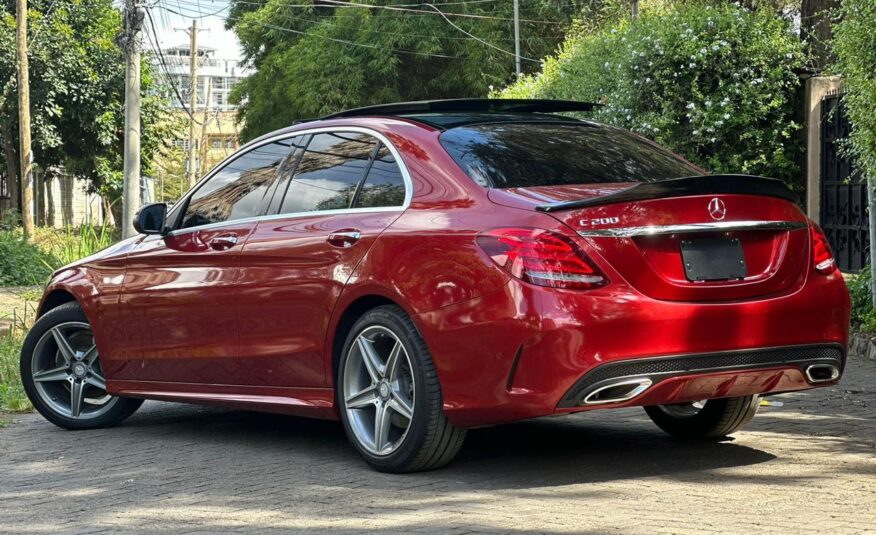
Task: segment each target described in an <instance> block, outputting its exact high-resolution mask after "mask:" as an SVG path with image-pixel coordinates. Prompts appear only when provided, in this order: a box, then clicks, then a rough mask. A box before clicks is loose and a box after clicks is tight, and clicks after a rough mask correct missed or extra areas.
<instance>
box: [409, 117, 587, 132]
mask: <svg viewBox="0 0 876 535" xmlns="http://www.w3.org/2000/svg"><path fill="white" fill-rule="evenodd" d="M399 117H400V118H402V119H410V120H411V121H417V122H418V123H423V124H427V125H429V126H432V127H435V128H438V129H440V130H449V129H451V128H456V127H457V126H468V125H473V124H484V123H521V122H526V123H535V122H553V123H555V122H573V123H578V122H580V121H579V120H578V119H575V118H573V117H564V116H561V115H548V114H545V113H421V114H404V115H399Z"/></svg>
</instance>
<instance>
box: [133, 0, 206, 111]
mask: <svg viewBox="0 0 876 535" xmlns="http://www.w3.org/2000/svg"><path fill="white" fill-rule="evenodd" d="M144 11H146V17H147V18H148V19H149V26H150V27H151V28H152V33H153V35H154V36H155V41H154V42H153V41H152V37H151V36H150V35H149V32H144V33H145V34H146V38H147V39H148V40H149V44H151V45H152V46H153V49H154V50H155V51H156V52H157V53H158V62H159V67H160V68H163V70H164V75H165V78H166V80H167V82H168V85H170V87H171V89H173V92H174V93H175V94H176V98H177V100H179V103H180V106H182V109H183V111H185V112H186V115H188V116H189V118H190V119H191V120H192V121H194V122H195V123H197V124H201V122H200V121H198V120H197V119H195V115H194V113H193V111H192V110H189V109H188V108H187V107H186V104H185V99H183V97H182V95H181V94H180V92H179V89H178V88H177V87H176V82H175V81H174V79H173V75H171V74H170V68H169V67H168V66H167V61H166V59H165V57H164V52H163V51H162V50H161V44H160V39H159V37H158V31H157V30H156V29H155V20H154V19H153V18H152V13H151V11H150V10H149V9H145V10H144ZM194 90H195V88H194V87H193V88H192V91H194Z"/></svg>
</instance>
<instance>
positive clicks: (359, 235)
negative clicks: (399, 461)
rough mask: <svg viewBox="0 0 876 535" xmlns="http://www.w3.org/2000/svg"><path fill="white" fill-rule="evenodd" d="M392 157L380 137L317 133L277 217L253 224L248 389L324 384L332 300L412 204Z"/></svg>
mask: <svg viewBox="0 0 876 535" xmlns="http://www.w3.org/2000/svg"><path fill="white" fill-rule="evenodd" d="M398 158H399V156H398V153H397V152H396V151H395V149H394V148H392V147H390V146H389V145H388V144H387V142H386V140H384V139H378V137H376V134H371V133H366V132H364V131H330V132H317V133H314V134H313V136H312V138H311V139H310V141H309V144H308V145H307V149H306V150H305V151H303V155H302V156H301V157H300V159H299V161H298V163H297V167H296V169H295V171H294V175H293V176H292V178H291V180H289V184H288V187H287V189H286V192H285V195H284V196H283V197H282V202H281V203H278V206H277V208H276V210H275V211H276V213H275V214H274V215H271V216H269V217H266V218H264V219H263V220H262V221H261V222H259V225H258V226H257V227H256V229H255V231H254V232H253V234H252V236H251V237H250V239H249V240H248V241H247V243H246V245H245V246H244V248H243V252H242V253H241V279H240V284H239V286H238V313H239V316H240V351H241V356H242V360H244V361H246V362H248V363H249V365H248V366H247V373H246V375H242V376H240V377H241V378H242V379H244V380H245V381H246V383H245V384H248V385H267V386H289V387H319V386H325V385H326V377H325V370H324V359H323V355H324V353H323V349H324V343H325V338H326V336H325V334H326V329H327V328H328V323H329V319H330V317H331V314H332V311H333V309H334V306H335V303H336V302H337V300H338V297H339V295H340V293H341V290H342V289H343V287H344V284H345V283H346V282H347V280H348V279H349V277H350V275H351V274H352V273H353V270H354V269H355V267H356V265H357V264H358V263H359V261H360V260H361V259H362V257H363V256H364V255H365V253H366V252H367V251H368V249H369V248H370V247H371V245H372V244H373V243H374V240H375V239H376V238H377V237H378V236H379V235H380V233H381V232H382V231H383V230H384V229H385V228H386V227H387V226H389V225H390V224H391V223H392V222H393V221H394V220H395V219H396V218H397V217H398V216H399V215H400V214H401V212H402V210H403V209H404V207H405V206H406V204H407V203H408V202H409V195H410V185H409V184H410V180H409V179H407V178H406V176H407V175H406V171H403V169H404V167H403V166H400V164H399V160H398ZM403 173H404V174H403Z"/></svg>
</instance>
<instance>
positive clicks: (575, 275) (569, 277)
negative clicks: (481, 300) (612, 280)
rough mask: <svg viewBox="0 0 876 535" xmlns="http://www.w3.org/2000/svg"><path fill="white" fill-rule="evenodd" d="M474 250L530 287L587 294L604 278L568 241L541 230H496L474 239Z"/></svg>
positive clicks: (585, 255) (603, 282)
mask: <svg viewBox="0 0 876 535" xmlns="http://www.w3.org/2000/svg"><path fill="white" fill-rule="evenodd" d="M477 243H478V246H480V248H481V249H483V251H484V252H485V253H487V255H488V256H489V257H490V258H492V259H493V262H495V263H496V264H498V265H499V267H501V268H502V269H504V270H505V271H507V272H508V273H510V274H511V275H513V276H514V277H517V278H518V279H521V280H524V281H526V282H529V283H531V284H536V285H538V286H548V287H551V288H564V289H569V290H589V289H592V288H598V287H600V286H605V285H606V284H608V278H607V277H606V276H605V275H604V274H603V273H602V272H601V271H600V270H599V268H597V267H596V265H595V264H594V263H593V261H592V260H590V258H589V257H588V256H587V254H586V253H585V252H584V251H582V250H581V248H580V247H579V246H578V245H576V244H575V243H574V242H573V241H572V240H570V239H569V238H567V237H565V236H562V235H560V234H557V233H555V232H551V231H548V230H543V229H535V228H497V229H493V230H490V231H487V232H484V233H483V234H480V235H479V236H478V237H477Z"/></svg>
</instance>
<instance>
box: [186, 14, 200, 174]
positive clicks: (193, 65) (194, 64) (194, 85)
mask: <svg viewBox="0 0 876 535" xmlns="http://www.w3.org/2000/svg"><path fill="white" fill-rule="evenodd" d="M191 38H192V42H191V46H190V47H189V56H191V57H190V58H189V75H190V76H191V80H192V81H191V94H190V95H189V167H188V175H189V187H190V188H191V187H192V186H194V185H195V182H196V181H197V180H198V170H197V169H196V166H195V155H197V147H195V106H197V105H198V19H192V30H191Z"/></svg>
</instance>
